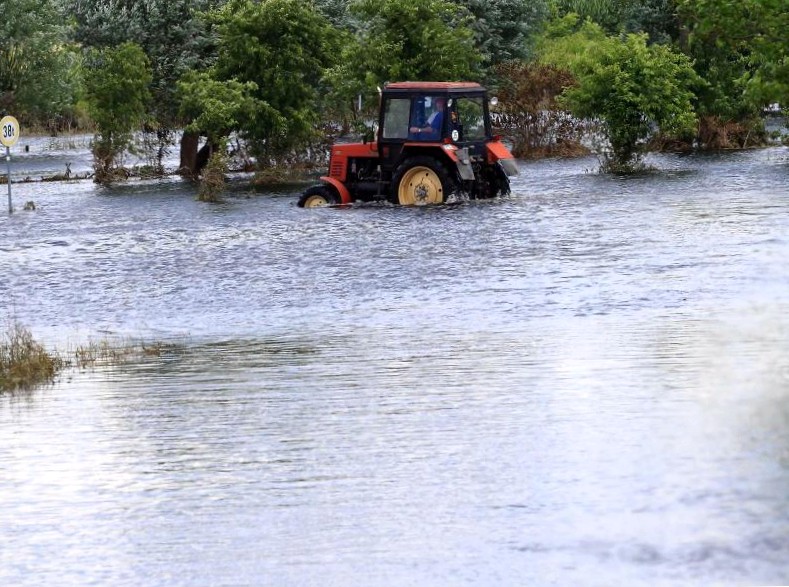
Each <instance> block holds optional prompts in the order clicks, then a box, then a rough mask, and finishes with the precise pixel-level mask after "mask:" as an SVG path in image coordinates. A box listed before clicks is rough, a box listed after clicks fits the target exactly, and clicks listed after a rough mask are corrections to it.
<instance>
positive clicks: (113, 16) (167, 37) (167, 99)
mask: <svg viewBox="0 0 789 587" xmlns="http://www.w3.org/2000/svg"><path fill="white" fill-rule="evenodd" d="M67 1H68V3H69V7H70V12H71V14H73V17H74V19H75V23H76V25H75V28H74V33H73V34H74V38H75V40H76V41H77V42H79V43H80V44H81V45H82V46H83V47H86V48H99V49H101V48H106V47H115V46H117V45H120V44H122V43H125V42H133V43H136V44H137V45H139V46H140V47H142V49H143V51H144V52H145V54H146V55H147V57H148V60H149V62H150V66H151V87H150V91H151V94H152V96H153V99H152V100H151V101H150V102H149V106H150V112H149V116H148V117H147V121H146V127H145V129H144V130H146V131H147V132H148V133H149V134H151V135H154V136H155V140H154V141H150V142H151V143H152V144H153V145H154V152H153V153H151V154H150V157H151V163H152V165H153V166H155V167H157V168H158V169H159V171H160V172H161V171H163V169H162V159H163V157H164V155H165V154H166V152H167V149H168V147H169V146H170V145H171V144H172V140H173V131H174V129H175V128H177V127H179V126H180V123H181V121H180V120H179V119H178V100H177V99H176V96H175V91H176V83H177V81H178V79H180V77H181V76H182V75H184V74H185V73H186V72H187V71H192V70H194V69H198V68H200V67H204V66H207V65H209V64H210V62H211V61H212V59H213V56H212V47H213V40H212V38H211V35H210V32H209V30H208V28H207V26H206V23H205V22H204V21H203V19H202V18H201V13H202V11H203V10H206V9H208V8H210V7H212V6H214V5H215V4H217V2H218V1H219V0H67ZM196 145H197V141H196V140H195V141H194V145H193V146H194V148H195V150H196Z"/></svg>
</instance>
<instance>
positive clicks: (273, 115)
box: [212, 0, 340, 160]
mask: <svg viewBox="0 0 789 587" xmlns="http://www.w3.org/2000/svg"><path fill="white" fill-rule="evenodd" d="M212 21H213V22H214V23H215V25H216V28H217V31H218V34H219V46H218V57H217V62H216V67H215V70H214V77H215V79H217V80H220V81H222V80H237V81H238V82H240V83H242V84H246V83H248V82H254V83H255V84H256V85H257V90H256V91H254V92H252V95H253V97H254V98H255V99H256V100H257V101H258V102H259V103H260V104H265V105H267V106H268V108H266V110H265V112H263V113H262V115H260V116H256V117H254V118H253V119H251V120H250V121H249V122H250V125H249V126H248V127H247V128H245V129H244V131H245V132H244V135H245V137H246V138H247V140H248V141H249V143H250V145H251V147H252V149H253V151H254V152H255V153H256V154H257V155H258V157H259V159H262V160H266V159H270V158H272V157H273V158H276V157H279V156H282V155H284V154H285V153H287V152H288V151H289V150H290V149H292V148H294V147H297V146H300V145H304V144H305V143H306V142H308V141H309V140H310V139H311V137H312V133H313V126H314V124H315V123H316V122H317V121H318V119H319V116H318V113H317V105H318V103H319V101H320V98H321V94H322V93H325V87H324V85H323V82H322V79H323V74H324V71H325V70H326V68H327V67H330V66H332V65H334V64H335V63H336V61H337V57H338V54H339V38H340V36H339V35H340V33H339V31H338V30H337V29H336V28H334V27H333V26H332V25H331V24H330V23H329V22H328V20H326V18H325V17H324V16H322V15H321V14H320V13H318V12H317V11H316V10H315V9H314V8H313V7H312V6H311V5H310V4H305V3H303V2H301V1H299V0H263V1H262V2H259V3H256V2H253V1H252V0H233V1H232V2H230V3H228V4H226V5H225V6H223V7H222V8H220V9H219V10H217V11H216V12H215V13H214V14H213V15H212Z"/></svg>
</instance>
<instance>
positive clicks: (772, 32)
mask: <svg viewBox="0 0 789 587" xmlns="http://www.w3.org/2000/svg"><path fill="white" fill-rule="evenodd" d="M678 8H679V14H680V17H681V19H682V22H683V24H684V26H685V27H686V29H687V31H688V40H687V48H688V51H689V53H690V55H691V56H692V57H693V58H694V60H695V62H696V69H697V71H698V72H699V74H700V75H701V76H702V77H704V78H705V79H706V80H707V82H708V87H707V88H706V90H705V91H704V92H703V93H702V94H701V96H700V98H701V110H702V114H703V115H704V118H703V122H706V123H707V125H708V126H709V125H712V124H714V123H716V122H717V124H718V125H720V126H722V127H724V128H725V127H726V126H729V127H731V126H732V122H736V123H744V124H738V125H736V126H743V127H744V129H743V130H744V132H742V133H741V134H743V135H745V136H752V135H754V134H758V133H754V132H753V130H754V129H756V130H759V128H760V127H761V125H762V121H761V117H760V114H761V110H762V108H763V107H764V106H766V105H768V104H770V103H774V102H778V103H781V104H784V105H786V104H787V103H789V55H787V51H786V30H787V29H788V28H789V11H787V8H786V2H785V1H784V0H737V1H733V0H694V1H693V2H691V1H689V0H678ZM710 134H712V133H710ZM718 134H719V135H720V134H724V135H725V134H728V133H725V131H724V132H723V133H721V132H719V133H718ZM727 139H728V137H726V136H723V140H724V141H725V142H728V140H727ZM719 142H720V141H719ZM713 146H725V145H713ZM739 146H744V144H741V145H739Z"/></svg>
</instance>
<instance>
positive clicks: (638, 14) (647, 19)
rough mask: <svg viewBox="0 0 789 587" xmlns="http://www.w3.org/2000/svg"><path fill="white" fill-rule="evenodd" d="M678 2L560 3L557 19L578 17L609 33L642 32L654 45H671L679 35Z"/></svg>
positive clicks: (596, 0) (606, 0)
mask: <svg viewBox="0 0 789 587" xmlns="http://www.w3.org/2000/svg"><path fill="white" fill-rule="evenodd" d="M674 5H675V0H556V2H555V4H554V9H555V14H554V16H559V17H561V16H565V15H567V14H577V15H578V16H579V17H580V18H581V22H584V21H586V20H591V21H593V22H595V23H597V24H599V25H600V26H601V27H603V29H604V30H605V31H606V32H608V33H609V34H616V33H639V32H644V33H647V34H648V35H649V39H650V41H651V42H659V43H670V42H671V41H672V40H674V39H676V38H677V36H678V33H679V31H678V27H677V17H676V14H675V9H674Z"/></svg>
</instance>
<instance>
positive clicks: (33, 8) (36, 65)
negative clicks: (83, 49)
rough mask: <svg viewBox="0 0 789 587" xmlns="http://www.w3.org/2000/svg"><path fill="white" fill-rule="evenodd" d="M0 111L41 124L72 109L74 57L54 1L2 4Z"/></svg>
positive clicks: (23, 0) (4, 1)
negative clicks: (40, 122) (10, 112)
mask: <svg viewBox="0 0 789 587" xmlns="http://www.w3.org/2000/svg"><path fill="white" fill-rule="evenodd" d="M0 13H2V15H3V19H2V21H0V109H1V110H5V111H12V110H13V112H14V114H15V115H16V116H18V117H21V118H23V119H27V120H29V121H31V122H32V121H39V120H41V119H43V118H46V117H47V116H52V115H56V114H60V113H63V112H64V111H66V110H67V109H68V108H69V107H70V106H71V104H72V103H73V98H74V93H75V91H76V85H77V78H76V75H75V63H76V56H75V53H74V52H73V50H72V48H71V47H70V46H68V45H67V43H66V27H65V26H64V25H63V17H62V15H61V14H60V13H59V11H58V9H57V7H56V5H55V4H54V2H53V1H51V0H0Z"/></svg>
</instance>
